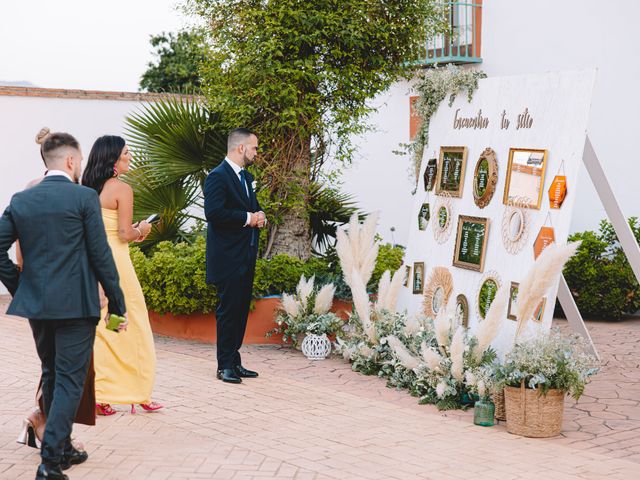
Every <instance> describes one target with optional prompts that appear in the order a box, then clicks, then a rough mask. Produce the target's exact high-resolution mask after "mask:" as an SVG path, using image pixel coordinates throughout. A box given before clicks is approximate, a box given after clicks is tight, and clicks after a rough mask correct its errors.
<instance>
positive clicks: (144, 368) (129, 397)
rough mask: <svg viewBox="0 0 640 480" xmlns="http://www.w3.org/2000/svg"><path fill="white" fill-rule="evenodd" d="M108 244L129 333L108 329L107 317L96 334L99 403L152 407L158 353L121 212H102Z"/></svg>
mask: <svg viewBox="0 0 640 480" xmlns="http://www.w3.org/2000/svg"><path fill="white" fill-rule="evenodd" d="M102 219H103V220H104V226H105V229H106V231H107V240H108V242H109V246H110V247H111V251H112V252H113V259H114V260H115V263H116V268H117V270H118V275H119V276H120V288H122V292H123V293H124V300H125V304H126V307H127V316H128V319H129V326H128V327H127V331H126V332H119V333H116V332H112V331H110V330H107V329H106V328H105V322H104V321H103V320H102V319H104V315H105V313H106V309H105V310H103V311H102V319H101V320H100V322H99V324H98V328H97V331H96V341H95V344H94V349H93V353H94V361H95V370H96V401H97V402H98V403H121V404H129V403H132V404H133V403H150V402H151V391H152V390H153V383H154V380H155V371H156V352H155V346H154V344H153V334H152V332H151V325H150V324H149V314H148V312H147V305H146V304H145V301H144V295H143V294H142V288H141V287H140V282H139V281H138V277H137V276H136V272H135V270H134V268H133V263H132V262H131V258H130V257H129V244H128V243H127V242H123V241H122V240H120V238H119V237H118V212H117V210H109V209H106V208H103V209H102Z"/></svg>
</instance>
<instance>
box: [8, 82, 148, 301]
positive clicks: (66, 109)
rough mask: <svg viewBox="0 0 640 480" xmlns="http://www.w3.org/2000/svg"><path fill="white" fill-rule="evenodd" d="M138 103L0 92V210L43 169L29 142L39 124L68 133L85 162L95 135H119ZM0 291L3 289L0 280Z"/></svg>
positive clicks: (33, 138) (32, 142) (138, 105)
mask: <svg viewBox="0 0 640 480" xmlns="http://www.w3.org/2000/svg"><path fill="white" fill-rule="evenodd" d="M140 105H141V103H140V102H137V101H123V100H81V99H73V98H43V97H23V96H2V95H0V145H1V146H2V155H0V210H2V211H3V210H4V208H5V207H6V206H7V205H8V204H9V200H10V199H11V196H12V195H13V194H14V193H15V192H16V191H19V190H22V189H23V188H24V186H25V185H26V184H27V183H28V182H29V181H30V180H32V179H34V178H37V177H40V176H42V174H43V172H44V166H43V163H42V159H41V158H40V152H39V146H38V145H37V144H36V143H35V136H36V134H37V133H38V131H39V130H40V128H42V127H45V126H46V127H49V128H50V129H51V130H52V131H63V132H68V133H71V134H72V135H74V136H75V137H76V138H77V139H78V141H79V142H80V145H81V147H82V153H83V155H84V159H85V161H84V165H86V159H87V157H88V155H89V151H90V150H91V146H92V145H93V142H94V141H95V139H96V138H98V137H99V136H101V135H105V134H114V135H123V136H124V131H123V129H124V119H125V117H126V116H127V115H128V114H129V113H131V112H133V111H135V110H136V109H137V108H139V107H140ZM2 293H6V290H5V289H4V286H2V285H1V284H0V294H2Z"/></svg>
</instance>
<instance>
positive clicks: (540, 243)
mask: <svg viewBox="0 0 640 480" xmlns="http://www.w3.org/2000/svg"><path fill="white" fill-rule="evenodd" d="M555 240H556V236H555V234H554V232H553V227H542V228H541V229H540V232H538V236H537V237H536V241H535V242H533V258H536V259H537V258H538V257H539V256H540V254H541V253H542V251H543V250H544V249H545V248H547V247H548V246H549V245H551V244H552V243H553V242H555Z"/></svg>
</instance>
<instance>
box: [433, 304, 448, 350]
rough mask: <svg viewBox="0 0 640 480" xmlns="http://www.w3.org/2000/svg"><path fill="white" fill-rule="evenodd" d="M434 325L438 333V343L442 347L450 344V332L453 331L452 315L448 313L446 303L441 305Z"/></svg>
mask: <svg viewBox="0 0 640 480" xmlns="http://www.w3.org/2000/svg"><path fill="white" fill-rule="evenodd" d="M433 327H434V330H435V333H436V340H437V341H438V345H440V347H446V346H448V345H449V334H450V333H451V317H450V316H449V315H448V312H447V309H446V308H445V305H442V306H441V307H440V310H439V311H438V314H437V315H436V318H435V320H434V321H433Z"/></svg>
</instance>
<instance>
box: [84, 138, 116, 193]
mask: <svg viewBox="0 0 640 480" xmlns="http://www.w3.org/2000/svg"><path fill="white" fill-rule="evenodd" d="M125 144H126V142H125V141H124V138H122V137H119V136H117V135H104V136H102V137H100V138H99V139H97V140H96V141H95V142H94V144H93V147H91V152H89V160H88V161H87V168H85V169H84V173H83V174H82V185H84V186H85V187H89V188H93V189H94V190H95V191H96V192H98V194H100V193H101V192H102V187H104V184H105V182H106V181H107V180H109V179H110V178H113V167H114V166H115V165H116V162H117V161H118V159H119V158H120V155H121V154H122V149H123V148H124V146H125Z"/></svg>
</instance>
